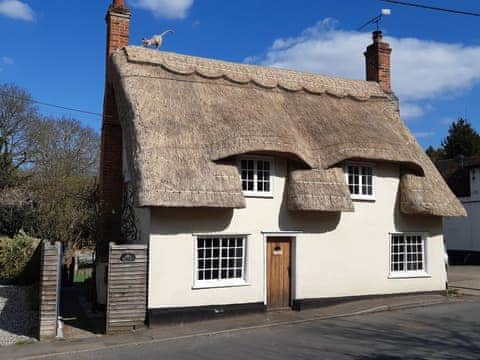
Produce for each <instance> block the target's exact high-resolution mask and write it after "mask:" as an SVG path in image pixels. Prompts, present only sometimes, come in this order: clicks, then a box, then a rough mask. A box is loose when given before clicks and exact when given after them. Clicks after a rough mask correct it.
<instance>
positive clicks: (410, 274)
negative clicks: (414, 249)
mask: <svg viewBox="0 0 480 360" xmlns="http://www.w3.org/2000/svg"><path fill="white" fill-rule="evenodd" d="M398 235H402V236H420V237H421V239H422V248H423V255H422V258H423V270H408V269H407V266H405V270H397V271H394V270H392V238H393V236H398ZM388 237H389V241H388V268H389V278H390V279H405V278H430V277H431V275H430V274H429V273H428V251H427V245H428V233H426V232H394V233H389V234H388ZM405 261H408V260H407V257H406V254H405Z"/></svg>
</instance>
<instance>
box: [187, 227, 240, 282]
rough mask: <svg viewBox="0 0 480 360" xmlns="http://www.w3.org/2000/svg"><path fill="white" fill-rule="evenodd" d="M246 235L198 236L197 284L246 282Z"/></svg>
mask: <svg viewBox="0 0 480 360" xmlns="http://www.w3.org/2000/svg"><path fill="white" fill-rule="evenodd" d="M246 242H247V237H246V236H198V237H197V238H196V270H195V280H196V281H195V284H196V285H199V286H224V285H227V286H228V285H236V284H241V283H244V282H245V263H246V254H245V248H246Z"/></svg>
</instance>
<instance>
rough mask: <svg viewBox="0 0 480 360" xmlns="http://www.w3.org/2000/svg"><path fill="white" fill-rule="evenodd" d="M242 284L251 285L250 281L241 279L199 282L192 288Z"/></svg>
mask: <svg viewBox="0 0 480 360" xmlns="http://www.w3.org/2000/svg"><path fill="white" fill-rule="evenodd" d="M240 286H250V283H248V282H246V281H245V280H239V281H228V282H227V281H225V282H214V281H212V282H203V283H202V282H198V283H196V284H195V285H193V286H192V289H210V288H229V287H240Z"/></svg>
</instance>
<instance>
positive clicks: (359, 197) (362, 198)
mask: <svg viewBox="0 0 480 360" xmlns="http://www.w3.org/2000/svg"><path fill="white" fill-rule="evenodd" d="M351 198H352V200H359V201H365V202H375V200H376V199H375V197H372V196H362V195H351Z"/></svg>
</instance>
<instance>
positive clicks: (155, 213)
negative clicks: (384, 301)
mask: <svg viewBox="0 0 480 360" xmlns="http://www.w3.org/2000/svg"><path fill="white" fill-rule="evenodd" d="M286 199H287V197H286V189H284V193H283V199H282V203H281V205H280V209H279V210H277V209H276V208H272V211H278V214H277V216H278V228H279V229H280V230H281V231H299V230H301V231H305V232H310V233H326V232H329V231H332V230H334V229H335V228H336V227H337V225H338V223H339V221H340V216H341V214H340V213H339V212H338V213H327V212H316V211H301V212H294V211H289V210H288V207H287V201H286ZM266 201H269V200H268V199H266ZM233 214H234V210H232V209H218V208H155V209H153V210H152V218H153V217H155V218H158V219H163V221H164V222H165V223H168V226H167V227H163V226H160V223H159V222H152V233H153V234H159V235H175V234H179V233H209V232H221V231H224V230H226V229H227V228H228V227H229V225H230V224H231V222H232V217H233ZM272 216H275V214H272ZM186 220H188V222H187V221H186ZM172 229H175V230H172ZM264 230H271V229H264Z"/></svg>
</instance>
